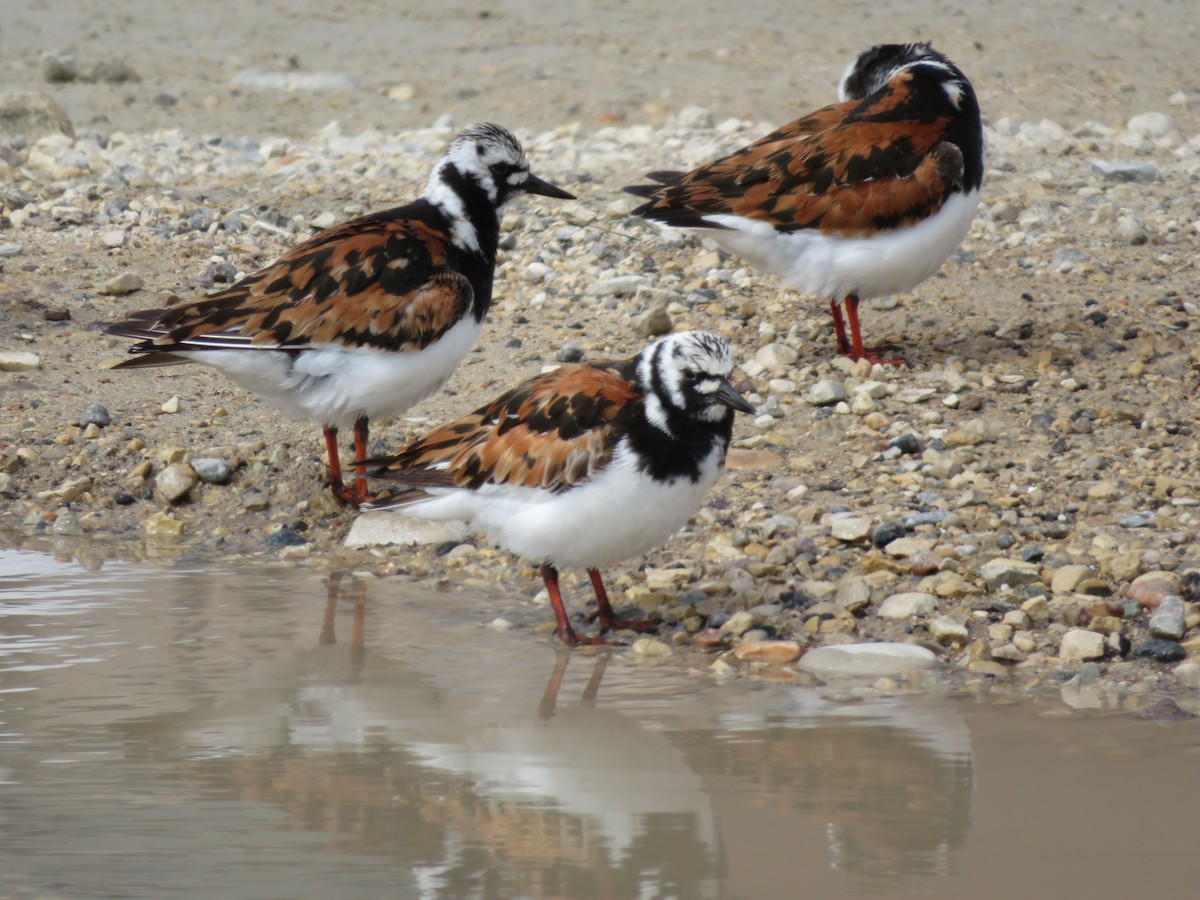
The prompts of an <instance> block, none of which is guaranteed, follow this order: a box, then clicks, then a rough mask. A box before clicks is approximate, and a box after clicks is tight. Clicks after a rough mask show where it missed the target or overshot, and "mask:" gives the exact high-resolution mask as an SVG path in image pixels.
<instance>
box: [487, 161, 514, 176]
mask: <svg viewBox="0 0 1200 900" xmlns="http://www.w3.org/2000/svg"><path fill="white" fill-rule="evenodd" d="M489 168H490V169H491V172H492V174H493V175H495V176H496V177H497V178H504V177H505V176H506V175H511V174H512V173H513V172H514V171H515V170H516V168H517V167H516V166H514V165H513V164H512V163H506V162H498V163H492V165H491V166H490V167H489Z"/></svg>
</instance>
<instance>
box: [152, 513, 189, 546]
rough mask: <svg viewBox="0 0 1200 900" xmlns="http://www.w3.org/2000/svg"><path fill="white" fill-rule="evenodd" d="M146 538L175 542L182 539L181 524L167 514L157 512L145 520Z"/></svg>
mask: <svg viewBox="0 0 1200 900" xmlns="http://www.w3.org/2000/svg"><path fill="white" fill-rule="evenodd" d="M145 529H146V536H147V537H153V538H158V539H159V540H168V541H176V540H179V539H180V538H181V537H183V522H181V521H180V520H179V519H176V518H175V517H174V516H172V515H171V514H170V513H169V512H165V511H163V512H157V513H155V514H154V515H152V516H151V517H150V518H148V519H147V520H146V525H145Z"/></svg>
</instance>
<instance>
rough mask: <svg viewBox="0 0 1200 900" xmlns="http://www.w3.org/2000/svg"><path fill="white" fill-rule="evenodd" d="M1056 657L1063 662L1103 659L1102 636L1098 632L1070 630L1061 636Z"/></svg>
mask: <svg viewBox="0 0 1200 900" xmlns="http://www.w3.org/2000/svg"><path fill="white" fill-rule="evenodd" d="M1058 655H1059V658H1060V659H1062V661H1063V662H1082V661H1084V660H1088V659H1102V658H1103V657H1104V635H1102V634H1101V633H1100V632H1098V631H1088V630H1086V629H1084V628H1072V629H1071V630H1070V631H1068V632H1067V633H1066V634H1064V635H1063V637H1062V643H1061V644H1060V645H1059V648H1058Z"/></svg>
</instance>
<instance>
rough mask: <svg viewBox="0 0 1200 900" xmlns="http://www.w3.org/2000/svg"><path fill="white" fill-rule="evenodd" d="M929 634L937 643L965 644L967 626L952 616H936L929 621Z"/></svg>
mask: <svg viewBox="0 0 1200 900" xmlns="http://www.w3.org/2000/svg"><path fill="white" fill-rule="evenodd" d="M929 634H930V635H931V636H932V637H933V639H934V640H935V641H937V642H938V643H939V644H965V643H966V642H967V637H968V634H967V626H966V625H964V624H963V623H962V622H960V621H958V619H956V618H954V617H953V616H938V617H937V618H936V619H934V620H933V621H932V622H930V623H929Z"/></svg>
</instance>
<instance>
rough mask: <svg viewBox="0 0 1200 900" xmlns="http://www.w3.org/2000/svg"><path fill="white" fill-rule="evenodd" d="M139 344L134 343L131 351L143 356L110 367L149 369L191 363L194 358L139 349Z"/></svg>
mask: <svg viewBox="0 0 1200 900" xmlns="http://www.w3.org/2000/svg"><path fill="white" fill-rule="evenodd" d="M138 346H140V345H136V344H135V345H134V346H132V347H130V348H129V352H130V353H140V354H142V355H141V356H135V357H133V359H127V360H125V361H124V362H119V363H117V364H116V365H115V366H110V367H109V368H110V369H149V368H152V367H154V366H181V365H183V364H184V363H190V362H192V360H190V359H188V358H187V357H186V356H179V355H178V354H175V353H167V352H165V351H161V350H160V351H157V352H155V351H150V352H146V351H143V350H139V349H138Z"/></svg>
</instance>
